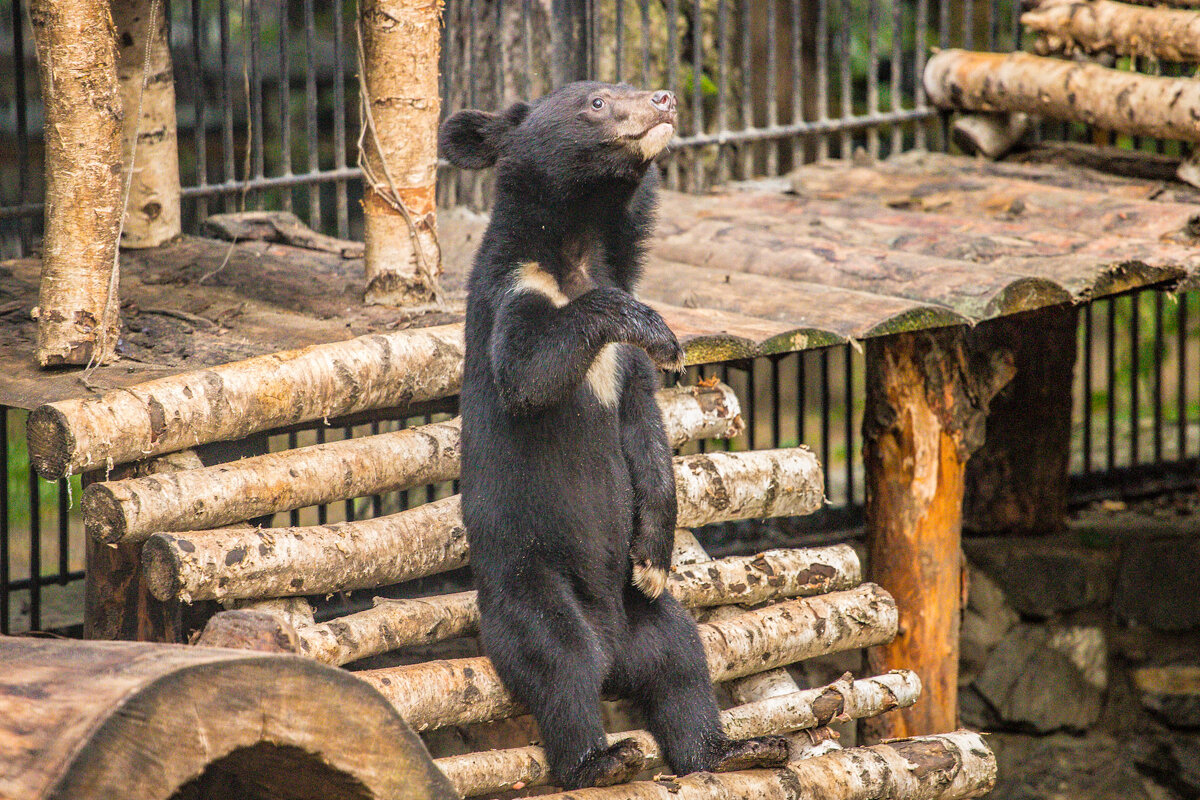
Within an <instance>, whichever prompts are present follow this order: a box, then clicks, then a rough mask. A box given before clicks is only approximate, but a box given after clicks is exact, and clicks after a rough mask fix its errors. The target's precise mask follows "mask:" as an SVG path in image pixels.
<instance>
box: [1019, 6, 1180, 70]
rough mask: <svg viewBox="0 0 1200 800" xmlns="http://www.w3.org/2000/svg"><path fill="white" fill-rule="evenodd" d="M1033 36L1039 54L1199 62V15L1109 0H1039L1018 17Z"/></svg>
mask: <svg viewBox="0 0 1200 800" xmlns="http://www.w3.org/2000/svg"><path fill="white" fill-rule="evenodd" d="M1021 24H1022V25H1024V26H1025V27H1027V28H1030V29H1031V30H1034V31H1037V33H1038V34H1039V36H1038V40H1037V43H1036V46H1037V49H1038V52H1039V53H1041V54H1042V55H1051V54H1058V53H1065V54H1074V53H1076V52H1080V51H1082V52H1084V53H1097V52H1106V53H1115V54H1117V55H1120V56H1147V57H1150V58H1157V59H1159V60H1162V61H1176V62H1190V63H1194V62H1196V61H1200V14H1198V13H1196V12H1195V11H1184V10H1177V9H1169V8H1139V7H1138V6H1132V5H1129V4H1127V3H1114V2H1112V0H1041V1H1040V2H1039V3H1037V5H1036V6H1035V7H1034V8H1033V9H1031V10H1029V11H1026V12H1025V13H1024V14H1022V15H1021Z"/></svg>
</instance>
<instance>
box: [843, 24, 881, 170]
mask: <svg viewBox="0 0 1200 800" xmlns="http://www.w3.org/2000/svg"><path fill="white" fill-rule="evenodd" d="M841 11H842V14H841V18H840V19H839V20H838V45H839V48H840V50H841V54H840V55H841V59H840V66H841V70H840V72H841V77H842V82H841V96H842V119H844V120H845V119H849V118H850V117H853V116H854V84H853V83H852V79H853V73H852V72H851V69H852V67H853V59H852V58H851V57H850V27H851V25H852V24H853V11H854V6H853V5H852V4H851V2H850V0H841ZM872 113H873V110H872ZM853 148H854V139H853V137H851V135H850V130H849V129H847V128H843V129H842V153H841V156H842V158H849V157H850V156H851V154H852V152H853Z"/></svg>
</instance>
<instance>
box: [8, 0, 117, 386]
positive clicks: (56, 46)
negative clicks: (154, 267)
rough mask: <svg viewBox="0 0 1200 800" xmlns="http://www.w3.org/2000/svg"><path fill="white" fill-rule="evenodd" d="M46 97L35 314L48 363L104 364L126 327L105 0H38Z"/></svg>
mask: <svg viewBox="0 0 1200 800" xmlns="http://www.w3.org/2000/svg"><path fill="white" fill-rule="evenodd" d="M29 22H30V25H31V27H32V28H33V37H34V41H35V43H36V45H37V53H38V75H39V77H40V79H41V87H42V97H43V98H44V99H45V105H46V112H45V113H46V123H45V140H46V142H45V145H46V154H45V161H46V212H45V238H44V241H43V244H42V276H41V285H40V287H39V290H38V304H37V307H36V308H34V310H33V316H34V318H35V319H36V320H37V360H38V363H39V364H40V365H41V366H43V367H51V366H62V365H66V364H88V363H97V364H103V363H107V362H109V361H111V360H112V359H113V357H114V354H115V348H116V344H117V335H118V331H119V329H120V315H119V308H120V303H119V302H118V299H117V272H116V257H117V230H118V229H119V227H120V224H121V216H120V215H121V208H120V206H121V188H122V186H121V175H122V168H121V163H122V162H121V98H120V94H119V92H118V88H117V73H116V69H117V66H116V53H115V50H114V48H113V22H112V15H111V12H110V10H109V4H108V2H107V0H76V2H72V3H64V2H58V1H57V0H32V2H31V3H30V6H29Z"/></svg>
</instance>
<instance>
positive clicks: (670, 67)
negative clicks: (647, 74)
mask: <svg viewBox="0 0 1200 800" xmlns="http://www.w3.org/2000/svg"><path fill="white" fill-rule="evenodd" d="M667 89H669V90H670V91H672V92H674V93H675V96H676V97H678V96H679V0H667ZM667 185H668V186H670V187H671V188H672V189H679V158H678V157H676V158H672V159H670V160H669V161H667Z"/></svg>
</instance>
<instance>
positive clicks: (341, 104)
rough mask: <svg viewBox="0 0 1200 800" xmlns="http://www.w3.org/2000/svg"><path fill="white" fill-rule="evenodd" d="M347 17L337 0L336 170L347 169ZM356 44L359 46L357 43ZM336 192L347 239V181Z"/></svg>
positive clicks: (342, 234) (340, 228)
mask: <svg viewBox="0 0 1200 800" xmlns="http://www.w3.org/2000/svg"><path fill="white" fill-rule="evenodd" d="M345 17H346V6H345V3H344V2H343V0H335V2H334V3H333V168H334V170H335V171H342V170H345V169H346V32H345V23H344V20H345ZM355 24H356V25H357V24H358V18H357V17H355ZM356 41H357V40H356ZM355 47H356V48H357V47H358V44H357V43H356V44H355ZM333 191H334V200H335V205H336V208H335V211H336V213H337V235H338V236H340V237H341V238H343V239H345V238H348V237H349V236H350V203H349V199H348V195H347V192H346V182H345V181H344V180H336V179H335V181H334V184H333Z"/></svg>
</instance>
